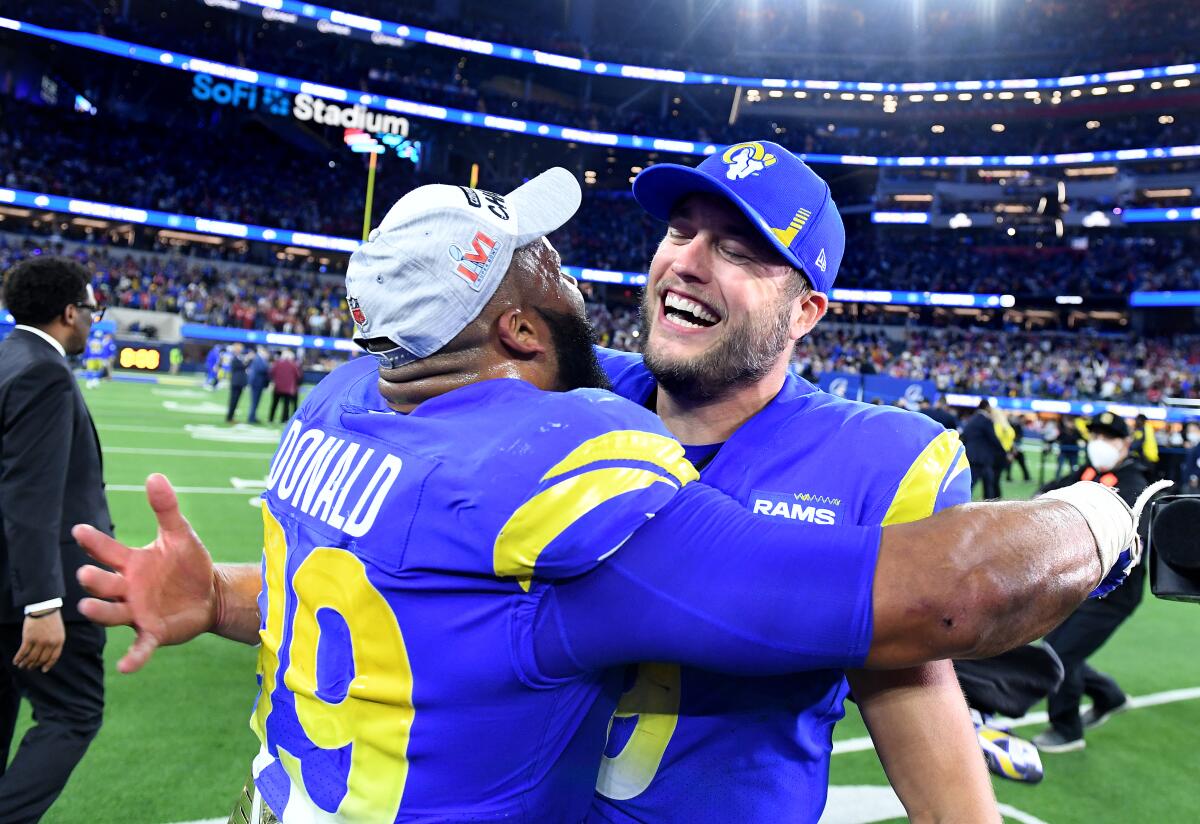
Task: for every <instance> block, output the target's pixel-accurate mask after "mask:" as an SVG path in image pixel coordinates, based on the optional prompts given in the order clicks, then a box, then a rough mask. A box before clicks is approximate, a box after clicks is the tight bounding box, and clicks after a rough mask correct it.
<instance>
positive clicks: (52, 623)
mask: <svg viewBox="0 0 1200 824" xmlns="http://www.w3.org/2000/svg"><path fill="white" fill-rule="evenodd" d="M66 640H67V630H66V628H65V627H64V626H63V619H62V610H58V609H56V610H54V611H53V612H50V613H46V614H43V615H41V616H40V617H39V616H34V615H26V616H25V624H24V625H23V626H22V627H21V648H20V649H19V650H17V654H16V655H15V656H14V657H13V665H14V666H16V667H18V668H19V669H40V670H41V671H42V672H49V671H50V668H51V667H53V666H54V665H55V664H57V663H58V656H60V655H62V650H63V644H64V643H66Z"/></svg>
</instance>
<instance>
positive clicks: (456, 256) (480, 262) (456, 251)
mask: <svg viewBox="0 0 1200 824" xmlns="http://www.w3.org/2000/svg"><path fill="white" fill-rule="evenodd" d="M505 219H507V216H506V217H505ZM467 246H469V247H470V248H464V247H463V246H460V245H459V244H457V243H451V244H450V248H449V249H448V250H447V251H448V252H449V254H450V259H451V260H452V261H454V262H455V263H457V264H458V265H457V266H456V267H455V268H454V273H455V274H456V275H458V276H459V277H461V278H462V279H463V280H465V281H466V282H467V283H469V284H471V288H472V289H474V290H475V291H477V292H478V291H479V288H480V287H481V286H482V285H483V281H482V278H483V276H484V275H486V274H487V272H488V269H490V268H491V267H492V261H493V260H494V259H495V257H496V252H497V251H498V250H499V249H500V248H502V246H503V244H502V243H500V242H499V241H497V240H495V239H493V238H492V237H491V236H490V235H488V234H487V233H486V232H484V231H483V230H482V229H481V230H479V231H477V232H475V237H473V238H471V242H470V243H469V244H467Z"/></svg>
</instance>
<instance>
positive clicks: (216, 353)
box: [204, 343, 224, 392]
mask: <svg viewBox="0 0 1200 824" xmlns="http://www.w3.org/2000/svg"><path fill="white" fill-rule="evenodd" d="M223 354H224V352H223V350H222V349H221V344H219V343H218V344H217V345H216V346H213V347H212V348H211V349H209V350H208V354H207V355H205V356H204V388H205V389H207V390H208V391H209V392H213V391H215V390H216V388H217V380H218V379H219V378H220V376H221V356H222V355H223Z"/></svg>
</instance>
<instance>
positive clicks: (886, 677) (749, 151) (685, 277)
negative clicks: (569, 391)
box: [594, 141, 999, 824]
mask: <svg viewBox="0 0 1200 824" xmlns="http://www.w3.org/2000/svg"><path fill="white" fill-rule="evenodd" d="M746 155H749V156H750V157H752V158H758V159H759V163H758V164H757V165H756V166H752V167H748V166H747V165H746V164H745V163H744V162H741V161H740V160H739V159H740V158H743V157H744V156H746ZM633 192H634V195H635V197H636V198H637V200H638V201H639V202H640V203H641V204H642V206H643V207H644V208H645V209H646V211H647V212H649V213H650V214H651V215H653V216H654V217H657V218H659V219H661V220H663V221H664V222H666V224H667V228H666V232H665V235H664V237H663V239H662V241H661V243H660V244H659V247H658V250H657V252H656V253H655V255H654V259H653V261H652V262H651V264H650V275H649V282H648V284H647V286H646V291H645V295H644V301H643V306H642V312H641V315H642V318H641V325H642V328H641V335H640V340H642V341H644V342H645V357H644V358H643V357H642V356H641V355H637V354H632V353H625V352H613V351H609V350H602V351H601V352H600V354H601V361H602V363H603V364H604V367H605V369H606V370H607V371H608V374H609V377H610V378H611V379H612V383H613V389H614V391H615V392H617V393H618V394H620V395H622V396H623V397H626V398H629V399H630V400H633V401H635V402H637V403H639V404H642V405H644V406H647V407H649V408H651V409H656V410H657V411H658V414H659V416H660V417H661V418H662V420H663V422H664V423H665V424H666V426H667V428H668V429H669V430H670V431H671V432H672V433H673V434H675V435H676V436H677V437H678V438H679V439H680V441H681V442H682V443H683V444H684V449H685V452H686V454H687V455H688V457H689V459H690V460H691V461H692V463H693V464H695V465H696V467H697V468H698V469H699V470H700V477H701V479H702V480H703V481H704V483H706V484H709V485H711V486H713V487H715V488H717V489H720V490H721V491H723V492H725V493H727V494H729V495H730V496H731V497H733V498H734V499H735V500H737V501H738V502H739V503H740V504H742V505H743V506H744V507H745V508H746V509H747V510H749V511H750V512H751V513H752V514H754V515H756V516H757V517H758V518H760V519H765V520H770V521H779V520H792V521H805V522H808V523H812V524H817V525H820V526H822V527H823V528H824V529H825V531H829V532H832V531H834V530H835V529H836V528H838V527H839V526H843V525H848V524H855V525H865V524H884V525H886V524H898V523H905V522H909V521H914V520H918V519H920V518H924V517H927V516H928V515H930V514H932V513H934V512H938V511H940V510H942V509H945V508H947V507H951V506H954V505H957V504H961V503H965V502H967V501H970V500H971V474H970V470H969V467H968V464H967V458H966V455H965V453H964V450H963V448H962V446H961V444H960V443H959V439H958V434H957V433H956V432H955V431H953V430H947V429H945V428H944V427H942V426H941V425H940V424H938V423H936V422H935V421H933V420H932V419H930V418H928V417H926V416H925V415H920V414H917V413H912V412H906V411H904V410H902V409H898V408H896V407H893V406H881V405H880V406H876V405H869V404H863V403H857V402H855V401H850V400H845V399H843V398H840V397H837V396H835V395H832V394H829V393H827V392H823V391H821V390H820V389H818V388H817V387H815V386H813V385H812V384H810V383H809V382H807V381H805V380H804V379H802V378H800V377H799V376H797V375H796V374H794V373H792V372H790V371H789V365H790V362H791V353H792V351H793V349H794V347H795V344H796V343H797V342H798V341H799V340H800V339H801V338H802V337H803V336H804V335H806V334H808V332H809V331H810V330H811V329H812V328H813V327H814V326H815V325H816V324H817V323H818V322H819V321H820V320H821V318H822V317H823V316H824V314H825V310H826V307H827V305H828V299H827V295H828V294H829V293H830V291H831V290H832V287H833V283H834V279H835V277H836V276H837V272H838V268H839V265H840V263H841V259H842V253H843V250H844V248H845V244H846V236H845V230H844V229H843V226H842V220H841V218H840V216H839V215H838V211H837V206H836V204H835V203H834V201H833V198H832V196H831V194H830V190H829V186H828V185H827V184H826V183H825V181H823V180H822V179H821V178H820V177H818V176H817V175H816V173H814V172H813V171H812V170H811V169H810V168H809V167H808V166H807V165H805V164H804V163H803V162H802V161H801V160H799V159H798V158H797V157H796V156H795V155H793V154H792V153H791V152H789V151H788V150H787V149H786V148H784V147H783V146H780V145H778V144H776V143H771V142H768V141H758V142H751V143H742V144H738V145H736V146H731V147H730V148H729V149H727V150H725V151H724V152H722V153H717V154H714V155H711V156H710V157H709V158H708V159H706V160H705V161H704V162H703V163H701V164H700V165H699V166H698V167H696V168H690V167H687V166H677V165H673V164H656V165H654V166H651V167H649V168H647V169H646V170H645V171H644V172H642V173H641V174H640V175H639V176H638V177H637V179H636V180H635V182H634V186H633ZM828 561H829V562H831V563H836V559H833V558H832V556H828ZM650 685H653V687H651V686H650ZM850 692H852V693H853V695H854V699H855V701H856V702H857V703H858V705H859V709H860V711H861V712H862V715H863V718H864V720H865V721H866V723H867V726H868V729H869V730H870V733H871V737H872V739H873V741H874V743H875V747H876V750H877V751H878V753H879V757H880V760H881V761H882V763H883V766H884V768H885V770H886V772H887V774H888V778H889V780H890V781H891V783H892V785H893V787H894V788H895V790H896V792H897V794H898V795H899V797H900V800H901V801H902V802H903V803H904V805H905V807H906V809H907V810H908V813H909V815H910V816H914V817H918V818H919V817H922V816H930V817H932V818H933V819H935V820H936V819H939V818H945V817H947V816H948V817H952V818H960V819H969V820H972V821H985V820H992V821H998V820H999V812H998V811H997V808H996V802H995V798H994V795H993V793H992V788H991V784H990V782H989V781H988V778H987V770H986V768H985V765H984V761H983V759H981V758H979V756H978V752H979V745H978V744H977V743H976V735H975V730H974V727H973V725H972V723H971V717H970V715H969V712H968V709H967V705H966V703H965V702H964V700H963V695H962V690H961V689H960V688H959V685H958V682H957V680H956V679H955V675H954V670H953V668H952V667H951V665H950V662H949V661H941V662H936V663H929V664H924V665H922V666H921V667H918V668H915V669H911V670H901V671H895V672H876V671H868V670H861V669H857V670H853V669H852V670H850V671H844V670H839V669H830V670H812V671H808V672H804V673H799V674H789V675H781V676H778V677H775V678H759V677H751V678H735V677H731V676H728V675H720V674H715V673H712V672H707V671H703V670H698V669H687V668H684V669H683V670H682V671H681V670H680V669H679V668H678V667H675V666H665V665H662V664H643V665H642V666H641V671H640V673H639V674H638V676H637V678H636V679H635V680H633V682H632V684H631V686H630V689H629V691H628V692H627V694H626V695H625V696H624V697H623V699H622V701H621V704H620V706H619V708H618V711H617V715H616V718H614V721H613V725H612V730H611V733H610V736H609V742H608V747H607V750H606V755H605V758H604V761H603V766H602V768H601V773H600V781H599V783H598V785H597V806H596V811H595V813H594V818H595V819H596V820H600V821H612V822H631V821H638V822H663V821H674V820H686V821H689V822H696V824H702V823H703V822H709V821H711V822H717V821H722V822H724V821H792V822H816V821H817V819H819V818H820V815H821V811H822V809H823V807H824V804H825V796H826V792H827V787H828V782H829V758H830V754H831V752H832V747H833V743H832V733H833V727H834V725H835V724H836V722H837V721H838V720H840V719H841V718H842V716H843V714H844V710H843V702H844V700H845V698H846V696H847V694H848V693H850ZM648 698H649V699H651V700H652V705H651V706H648V707H647V706H643V702H645V701H646V700H647V699H648ZM698 787H702V788H703V790H698V789H697V788H698Z"/></svg>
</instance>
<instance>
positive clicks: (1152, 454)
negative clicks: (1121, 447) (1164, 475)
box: [1129, 415, 1159, 475]
mask: <svg viewBox="0 0 1200 824" xmlns="http://www.w3.org/2000/svg"><path fill="white" fill-rule="evenodd" d="M1129 454H1131V455H1133V456H1134V457H1135V458H1137V459H1138V460H1139V461H1141V462H1142V463H1143V464H1145V465H1146V468H1147V469H1149V470H1150V474H1151V475H1158V474H1159V465H1158V440H1157V439H1156V438H1155V434H1154V427H1152V426H1151V425H1150V421H1149V420H1147V419H1146V416H1145V415H1138V416H1137V418H1136V419H1134V422H1133V446H1132V447H1130V449H1129Z"/></svg>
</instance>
